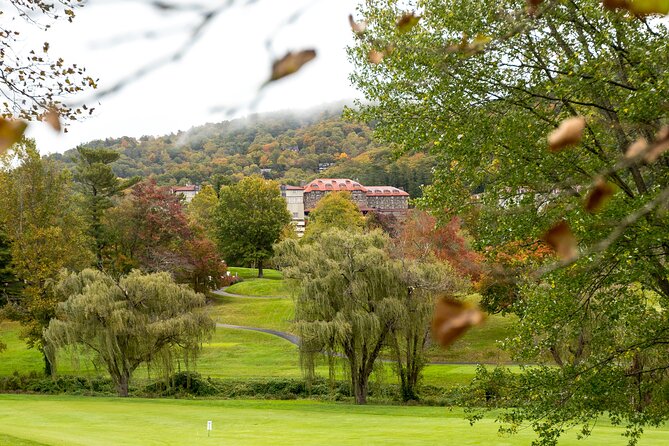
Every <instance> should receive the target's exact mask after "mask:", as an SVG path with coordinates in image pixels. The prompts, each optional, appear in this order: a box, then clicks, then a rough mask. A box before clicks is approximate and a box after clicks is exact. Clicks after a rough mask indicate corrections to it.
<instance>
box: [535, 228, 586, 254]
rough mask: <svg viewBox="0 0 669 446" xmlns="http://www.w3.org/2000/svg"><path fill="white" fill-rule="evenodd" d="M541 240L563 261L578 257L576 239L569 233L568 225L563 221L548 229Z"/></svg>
mask: <svg viewBox="0 0 669 446" xmlns="http://www.w3.org/2000/svg"><path fill="white" fill-rule="evenodd" d="M543 239H544V241H545V242H546V243H548V245H549V246H550V247H551V248H553V250H555V252H556V253H557V255H558V257H560V258H561V259H563V260H570V259H573V258H574V257H576V256H577V255H578V243H577V241H576V237H574V234H573V233H572V232H571V228H570V227H569V223H567V222H566V221H564V220H562V221H561V222H559V223H557V224H556V225H554V226H553V227H552V228H550V229H549V230H548V231H547V232H546V233H545V234H544V236H543Z"/></svg>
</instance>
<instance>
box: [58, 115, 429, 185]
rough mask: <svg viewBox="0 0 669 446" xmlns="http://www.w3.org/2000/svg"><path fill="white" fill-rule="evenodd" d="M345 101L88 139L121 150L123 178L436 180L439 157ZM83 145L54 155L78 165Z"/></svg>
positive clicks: (215, 181) (177, 180)
mask: <svg viewBox="0 0 669 446" xmlns="http://www.w3.org/2000/svg"><path fill="white" fill-rule="evenodd" d="M341 111H342V110H341V107H335V108H331V109H328V110H324V111H323V110H321V111H314V112H301V113H293V112H281V113H272V114H263V115H256V116H252V117H250V118H244V119H236V120H232V121H224V122H220V123H216V124H212V123H208V124H205V125H202V126H199V127H194V128H192V129H190V130H189V131H187V132H178V133H172V134H169V135H164V136H158V137H154V136H142V137H140V138H132V137H121V138H108V139H105V140H95V141H91V142H88V143H86V144H84V146H86V147H104V148H110V149H113V150H116V151H118V152H119V153H120V154H121V157H120V159H119V160H118V161H117V162H115V163H114V165H113V168H114V171H115V173H116V174H117V175H118V176H119V177H122V178H129V177H132V176H141V177H145V178H146V177H151V176H152V177H155V178H156V180H157V181H158V182H159V183H161V184H188V183H198V184H201V183H206V182H209V183H211V184H214V185H215V186H219V185H220V184H225V183H229V182H234V181H237V180H239V179H240V178H241V177H242V176H248V175H253V174H262V175H264V176H265V177H267V178H272V179H276V180H279V181H281V182H284V183H287V184H293V185H299V184H303V183H305V182H308V181H310V180H311V179H313V178H316V177H318V176H321V177H328V176H329V177H347V178H353V179H355V180H357V181H360V182H361V183H363V184H368V185H383V184H385V185H391V186H395V187H401V188H403V189H405V190H407V191H408V192H409V193H410V194H411V195H412V197H416V196H419V195H420V185H421V184H429V183H430V182H431V168H432V166H433V165H434V163H433V162H432V159H431V158H430V157H429V156H426V155H424V154H422V153H410V154H405V155H403V156H401V157H399V158H397V157H395V156H394V155H393V150H392V149H391V148H389V147H386V146H383V145H380V144H378V143H377V142H375V141H374V139H373V135H372V133H373V130H372V129H371V128H370V127H369V126H367V125H365V124H360V123H353V122H348V121H344V120H343V119H341ZM74 155H75V150H70V151H68V152H65V153H64V154H54V155H51V157H52V158H54V159H57V160H60V161H62V162H64V163H65V164H66V165H68V166H69V167H72V165H73V164H72V158H73V156H74Z"/></svg>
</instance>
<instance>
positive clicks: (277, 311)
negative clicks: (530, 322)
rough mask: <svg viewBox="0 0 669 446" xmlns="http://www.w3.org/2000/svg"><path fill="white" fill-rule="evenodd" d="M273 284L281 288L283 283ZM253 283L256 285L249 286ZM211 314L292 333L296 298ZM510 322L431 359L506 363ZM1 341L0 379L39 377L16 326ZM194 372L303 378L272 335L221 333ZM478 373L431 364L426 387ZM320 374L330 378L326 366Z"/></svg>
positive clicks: (4, 329)
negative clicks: (503, 347) (500, 343)
mask: <svg viewBox="0 0 669 446" xmlns="http://www.w3.org/2000/svg"><path fill="white" fill-rule="evenodd" d="M275 281H276V282H277V283H279V284H281V283H283V281H281V280H275ZM252 282H254V280H249V281H248V283H252ZM211 312H212V316H213V317H214V319H215V320H216V321H217V322H220V323H226V324H233V325H246V326H251V327H263V328H272V329H276V330H281V331H292V327H291V321H292V320H293V315H294V311H293V301H292V299H287V298H276V299H245V298H229V297H216V298H215V299H214V302H213V304H212V306H211ZM511 323H512V321H510V320H509V319H505V318H501V317H498V316H493V317H490V318H489V319H488V321H487V322H486V324H485V325H484V326H482V327H480V328H476V329H474V330H472V331H470V332H469V333H468V334H467V335H465V336H464V337H463V338H462V339H460V340H459V341H458V342H457V343H456V344H455V345H454V346H452V347H451V348H450V349H448V350H443V349H440V348H437V347H434V348H432V349H431V350H430V359H431V360H436V361H442V360H447V361H452V362H476V361H486V362H495V361H498V360H500V361H505V360H506V359H505V357H503V356H502V354H500V353H499V350H497V348H496V346H495V341H496V340H497V339H502V338H503V337H504V336H506V333H507V332H508V328H509V326H510V324H511ZM0 339H2V340H3V341H4V342H5V343H6V344H7V346H8V349H7V351H5V352H2V353H0V376H3V375H4V376H6V375H9V374H11V373H13V372H14V371H15V370H16V371H19V372H20V373H30V372H37V373H39V372H41V370H42V359H41V355H40V353H39V352H37V351H35V350H28V349H27V348H25V344H24V343H23V342H22V341H20V340H19V339H18V325H17V324H13V323H2V324H0ZM196 369H197V370H198V371H199V372H200V373H202V374H203V375H204V376H212V377H219V378H240V379H246V378H261V377H293V378H299V377H301V372H300V369H299V358H298V353H297V348H296V347H295V346H293V345H291V344H290V343H289V342H287V341H285V340H282V339H279V338H277V337H274V336H271V335H267V334H263V333H258V332H250V331H243V330H232V329H218V330H217V332H216V335H215V336H214V338H213V339H212V342H211V343H210V344H205V345H204V351H203V354H202V356H201V358H200V359H199V360H198V362H197V365H196ZM474 370H475V366H473V365H462V366H460V365H430V366H427V367H426V369H425V378H424V382H425V383H426V384H434V385H449V384H464V383H466V382H468V380H470V379H471V378H472V377H473V374H474ZM59 371H60V372H61V373H78V374H84V375H98V374H100V373H101V372H100V371H96V370H95V369H94V367H93V366H92V364H91V363H90V362H89V361H81V362H80V364H79V366H78V367H75V365H73V364H72V362H71V361H70V360H69V358H68V357H66V356H65V355H62V357H61V359H60V362H59ZM319 372H320V373H321V374H322V375H326V371H325V368H324V367H321V368H320V369H319ZM381 376H382V379H383V380H384V381H385V382H394V381H395V378H394V376H393V373H392V367H391V366H390V365H388V366H387V367H385V371H384V372H383V373H382V375H381ZM135 377H136V379H137V380H138V381H140V380H142V379H143V378H144V377H146V374H145V373H144V372H143V371H142V370H139V371H137V373H136V375H135Z"/></svg>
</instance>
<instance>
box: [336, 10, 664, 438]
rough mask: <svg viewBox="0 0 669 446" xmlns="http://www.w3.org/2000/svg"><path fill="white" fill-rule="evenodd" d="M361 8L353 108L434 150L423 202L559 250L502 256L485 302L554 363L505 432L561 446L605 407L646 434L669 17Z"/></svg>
mask: <svg viewBox="0 0 669 446" xmlns="http://www.w3.org/2000/svg"><path fill="white" fill-rule="evenodd" d="M605 3H607V2H605ZM608 3H610V2H608ZM632 3H636V2H626V4H632ZM528 5H530V6H528ZM531 5H534V6H531ZM630 8H631V6H630ZM411 10H414V11H419V12H416V13H415V14H411V13H410V12H409V11H411ZM419 15H420V17H418V16H419ZM398 17H408V18H409V19H407V20H403V21H402V20H399V21H398ZM360 18H361V19H364V20H365V21H366V22H367V27H366V31H365V32H364V33H360V35H359V38H358V39H357V41H356V44H355V45H354V46H353V47H351V48H350V53H349V54H350V57H351V59H352V60H353V62H354V63H355V65H356V68H355V73H354V74H353V76H352V78H353V81H354V83H355V84H356V85H357V86H358V87H359V88H360V89H361V91H362V92H363V93H364V94H365V99H366V102H365V104H364V105H363V106H362V107H361V112H360V113H359V114H358V118H360V117H362V118H363V119H365V120H369V121H372V120H373V121H375V122H376V123H377V127H376V132H377V134H378V136H379V137H381V138H382V139H383V140H384V141H385V142H387V143H397V144H400V145H401V146H402V147H404V148H405V150H409V149H415V148H422V149H424V150H428V151H430V153H432V154H433V155H435V156H436V157H437V159H438V163H437V165H436V166H435V170H434V183H433V184H432V185H431V186H428V187H427V188H426V189H425V197H424V198H423V199H422V201H421V203H420V204H421V205H422V206H425V207H427V208H430V209H431V210H432V211H433V212H435V213H436V214H439V215H441V218H443V219H450V218H451V216H452V215H454V214H460V215H462V216H463V218H464V221H465V222H467V225H468V226H467V229H468V230H470V232H471V233H472V234H475V236H476V239H475V241H474V244H475V246H476V247H477V248H478V249H480V250H482V251H485V252H488V253H490V252H489V251H493V252H494V251H495V249H496V247H498V246H502V247H507V248H508V247H509V246H513V245H514V244H516V245H520V246H527V247H528V248H529V249H530V250H532V249H533V248H532V247H539V246H540V243H539V242H540V241H541V239H544V240H545V242H546V243H547V244H548V245H552V246H553V247H554V248H556V251H557V253H558V254H559V256H560V258H559V261H558V262H556V261H555V258H554V256H545V255H537V256H532V255H530V256H529V258H528V256H525V257H526V259H528V260H527V262H525V263H524V265H523V266H524V267H519V265H518V263H516V264H515V267H514V268H513V271H510V270H509V269H508V268H503V267H504V265H502V270H503V273H501V274H499V275H498V278H499V279H504V281H505V282H506V283H513V284H514V290H511V291H512V292H508V291H509V288H508V287H502V288H504V289H503V290H502V291H504V292H507V294H506V295H505V296H504V298H500V299H498V300H496V299H494V298H492V299H489V301H490V302H492V303H493V306H494V302H500V303H502V304H503V305H504V306H505V308H506V309H507V310H510V311H512V312H514V313H515V314H517V315H518V316H519V323H518V327H517V329H518V333H517V336H516V337H514V338H513V339H510V340H509V341H508V342H507V343H506V346H507V347H508V348H509V349H511V351H512V352H513V354H514V358H515V359H516V360H518V361H524V362H527V361H538V362H540V363H547V364H557V365H558V367H548V366H547V367H545V368H538V369H533V370H528V371H526V372H525V373H523V375H522V378H521V379H522V382H523V386H521V388H522V391H518V392H511V395H512V397H514V396H513V395H515V397H514V400H513V401H514V402H513V404H514V405H516V408H515V409H513V410H510V412H509V416H508V417H507V418H505V419H506V420H507V421H509V423H510V426H511V428H512V429H513V428H514V427H515V426H517V425H518V423H520V422H522V421H530V422H531V423H532V424H533V427H534V428H535V430H536V431H537V432H538V433H539V435H540V440H541V441H542V442H544V443H545V444H553V442H554V441H556V438H557V437H559V435H560V433H561V432H562V430H563V428H564V427H565V426H570V425H575V424H580V425H584V426H585V430H584V432H586V433H587V432H588V430H589V428H588V427H589V426H590V425H591V423H594V422H595V420H596V419H597V417H598V416H599V415H601V414H603V413H607V414H608V415H609V417H610V418H611V420H612V421H613V422H615V423H619V424H624V425H627V426H628V428H629V434H630V435H631V439H632V441H635V439H636V438H637V437H638V435H639V433H640V432H641V430H642V429H643V426H645V425H649V424H656V423H659V422H661V421H663V420H665V419H667V418H668V417H669V411H668V410H667V407H666V404H665V403H666V398H664V397H663V396H662V395H663V393H662V392H663V391H664V390H663V389H666V386H667V383H669V375H668V370H669V364H668V363H667V362H666V355H664V354H663V353H662V351H663V348H664V347H663V346H664V345H665V344H666V341H667V338H666V331H667V327H669V319H667V314H669V313H668V312H667V311H666V310H667V306H668V302H669V269H668V268H667V265H668V264H669V263H668V259H669V257H668V256H669V250H668V249H667V244H666V240H668V239H669V233H668V232H667V231H668V228H669V225H668V223H669V221H668V220H667V214H666V212H660V211H658V209H661V208H662V206H666V203H667V201H669V192H668V190H669V189H668V185H669V168H668V167H669V164H668V163H667V158H666V156H665V157H661V154H662V152H663V151H664V150H666V148H667V140H668V139H669V129H668V128H667V127H666V126H667V123H668V122H667V111H666V110H667V109H666V97H667V96H668V95H667V93H669V91H668V88H669V82H668V81H669V70H667V69H666V63H667V60H669V47H667V45H666V42H667V34H668V33H667V28H666V22H663V21H662V20H655V19H653V18H649V17H645V16H643V15H636V16H634V15H631V14H629V13H625V12H621V11H609V10H606V9H604V8H603V7H602V3H601V2H599V1H595V0H577V1H569V2H524V1H516V0H509V1H504V2H498V1H473V0H472V1H464V2H463V1H434V0H422V1H409V2H399V1H392V2H387V1H381V0H368V1H366V2H365V3H364V5H363V6H362V7H361V8H360ZM568 118H573V119H572V120H570V121H567V119H568ZM563 122H564V124H563ZM553 131H555V133H553V134H552V135H551V137H550V139H547V136H548V135H549V134H550V133H551V132H553ZM581 132H582V133H581ZM549 149H550V150H549ZM651 154H653V155H651ZM505 249H506V248H505ZM522 251H523V250H522V249H517V250H516V252H517V253H522ZM495 257H497V256H495V255H491V256H489V258H495ZM520 257H521V256H519V257H518V258H520ZM564 267H568V268H567V269H563V268H564ZM539 277H540V279H539ZM489 376H491V375H489ZM604 388H606V389H607V391H606V392H602V391H601V390H600V389H604ZM516 390H518V389H516ZM516 397H517V398H516Z"/></svg>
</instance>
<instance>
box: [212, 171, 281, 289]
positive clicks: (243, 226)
mask: <svg viewBox="0 0 669 446" xmlns="http://www.w3.org/2000/svg"><path fill="white" fill-rule="evenodd" d="M215 219H216V235H217V241H218V245H219V247H220V249H221V252H222V253H223V255H224V256H225V260H226V262H228V263H231V262H242V263H245V264H254V265H257V268H258V277H262V275H263V262H265V261H266V260H267V259H269V258H271V257H272V255H273V253H274V250H273V245H274V243H276V242H277V241H279V236H280V235H281V231H282V230H283V228H284V227H285V226H286V225H288V224H289V223H290V219H291V216H290V213H289V212H288V209H287V208H286V201H285V200H284V199H283V198H282V197H281V191H280V189H279V185H278V184H277V183H276V182H274V181H268V180H265V179H263V178H261V177H257V176H254V177H247V178H244V179H242V180H241V181H240V182H239V183H237V184H234V185H231V186H223V187H222V188H221V191H220V193H219V202H218V207H217V208H216V213H215Z"/></svg>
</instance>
